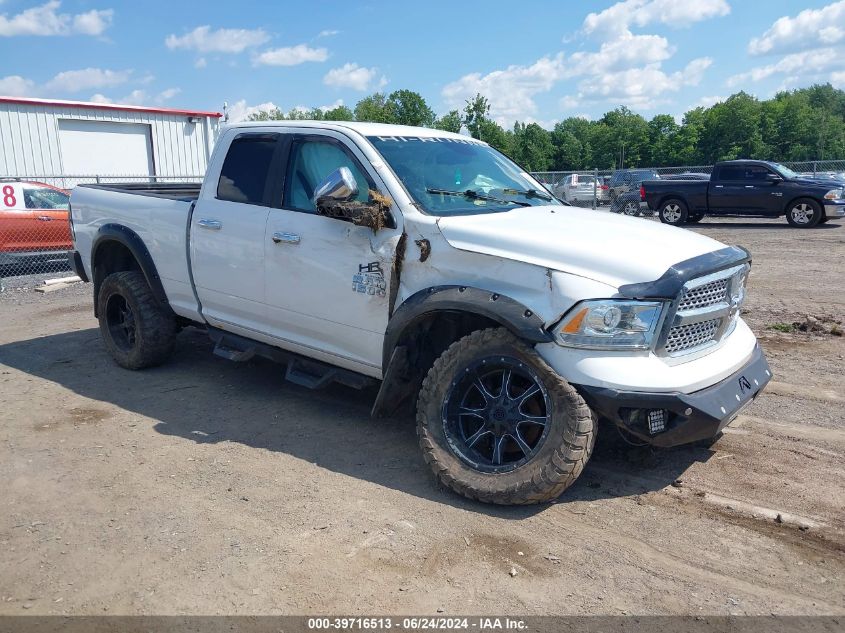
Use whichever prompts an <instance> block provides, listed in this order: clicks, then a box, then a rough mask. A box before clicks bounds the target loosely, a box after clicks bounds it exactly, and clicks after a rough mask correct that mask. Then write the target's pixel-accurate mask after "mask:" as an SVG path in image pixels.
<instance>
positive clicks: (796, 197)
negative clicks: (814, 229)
mask: <svg viewBox="0 0 845 633" xmlns="http://www.w3.org/2000/svg"><path fill="white" fill-rule="evenodd" d="M799 200H812V201H813V202H815V203H816V204H817V205H819V207H820V208H821V210H822V217H824V215H825V213H824V202H822V201H821V200H819V199H818V198H814V197H813V196H795V197H794V198H792V200H790V201H789V202H787V203H786V204H785V205H783V214H784V215H786V213H787V211H789V209H791V208H792V205H793V204H795V203H796V202H798V201H799Z"/></svg>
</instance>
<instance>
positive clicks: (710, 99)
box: [687, 95, 727, 110]
mask: <svg viewBox="0 0 845 633" xmlns="http://www.w3.org/2000/svg"><path fill="white" fill-rule="evenodd" d="M726 100H727V97H725V96H722V95H712V96H705V97H701V98H700V99H698V101H696V102H695V103H693V104H692V105H691V106H690V107H689V108H687V110H694V109H695V108H709V107H710V106H714V105H716V104H717V103H721V102H723V101H726Z"/></svg>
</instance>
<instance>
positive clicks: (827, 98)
mask: <svg viewBox="0 0 845 633" xmlns="http://www.w3.org/2000/svg"><path fill="white" fill-rule="evenodd" d="M249 118H250V120H252V121H266V120H279V119H316V120H324V121H371V122H376V123H398V124H402V125H416V126H422V127H433V128H437V129H441V130H446V131H450V132H460V131H461V130H462V129H463V130H466V131H467V132H468V133H469V134H470V135H471V136H472V137H474V138H477V139H481V140H483V141H486V142H487V143H489V144H490V145H492V146H493V147H495V148H496V149H498V150H500V151H502V152H503V153H505V154H507V155H508V156H510V157H511V158H513V159H514V160H515V161H516V162H517V163H519V164H520V165H522V166H524V167H526V168H527V169H529V170H531V171H558V170H560V171H566V170H579V169H592V168H598V169H612V168H615V167H619V166H620V165H624V166H625V167H634V166H641V167H645V166H655V167H657V166H667V167H668V166H674V165H709V164H712V163H714V162H716V161H719V160H730V159H733V158H757V159H767V160H775V161H801V160H824V159H831V158H843V157H845V92H843V91H842V90H838V89H836V88H834V87H833V86H831V85H830V84H821V85H814V86H811V87H809V88H801V89H797V90H792V91H783V92H779V93H777V94H776V95H775V96H774V97H772V98H771V99H762V100H761V99H757V98H756V97H754V96H752V95H749V94H747V93H745V92H738V93H736V94H733V95H731V96H730V97H728V98H727V99H725V100H724V101H722V102H719V103H716V104H714V105H712V106H710V107H698V108H694V109H692V110H690V111H689V112H687V113H686V114H684V116H683V119H682V120H681V122H680V123H678V122H677V121H676V120H675V118H674V117H673V116H671V115H669V114H658V115H655V116H654V117H652V118H651V119H650V120H647V119H646V118H644V117H643V116H641V115H639V114H637V113H635V112H632V111H631V110H629V109H628V108H626V107H624V106H620V107H618V108H616V109H614V110H611V111H610V112H607V113H605V114H604V115H603V116H602V117H601V118H599V119H596V120H588V119H585V118H581V117H569V118H566V119H564V120H562V121H560V122H559V123H557V124H556V125H555V126H554V129H552V130H546V129H544V128H543V127H541V126H540V125H538V124H537V123H521V122H518V121H517V122H516V123H515V124H514V126H513V128H512V129H504V128H503V127H502V126H501V125H499V124H498V123H497V122H496V121H494V120H493V119H492V118H491V117H490V102H489V101H488V100H487V98H486V97H484V96H482V95H480V94H478V95H476V96H475V97H473V98H472V99H469V100H467V101H466V105H465V107H464V108H463V110H451V111H449V112H447V113H445V114H443V115H442V116H439V117H438V116H437V115H436V114H435V112H434V110H433V109H432V108H431V107H430V106H429V105H428V103H426V101H425V99H424V98H423V97H422V96H421V95H420V94H419V93H417V92H414V91H412V90H396V91H394V92H392V93H390V94H384V93H381V92H377V93H375V94H372V95H369V96H367V97H364V98H363V99H361V100H360V101H359V102H358V103H357V104H355V107H354V108H349V107H347V106H344V105H341V106H337V107H334V108H330V109H326V108H313V109H311V110H304V109H301V108H295V109H293V110H291V111H289V112H286V113H285V112H282V111H281V110H279V109H278V108H276V109H275V110H271V111H262V112H258V113H255V114H253V115H251V116H250V117H249Z"/></svg>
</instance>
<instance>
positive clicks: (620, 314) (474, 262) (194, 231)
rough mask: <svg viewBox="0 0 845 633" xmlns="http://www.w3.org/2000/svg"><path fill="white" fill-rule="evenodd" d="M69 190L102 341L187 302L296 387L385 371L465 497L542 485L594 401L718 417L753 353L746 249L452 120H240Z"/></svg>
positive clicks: (577, 454)
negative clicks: (624, 205)
mask: <svg viewBox="0 0 845 633" xmlns="http://www.w3.org/2000/svg"><path fill="white" fill-rule="evenodd" d="M71 207H72V212H71V217H72V232H73V240H74V249H75V250H74V251H73V252H72V253H71V259H72V262H73V266H74V269H75V270H76V272H77V273H78V274H79V276H80V277H82V278H83V279H84V280H86V281H87V280H90V281H91V282H93V287H94V306H95V314H96V315H97V317H98V318H99V323H100V330H101V332H102V336H103V339H104V341H105V345H106V347H107V349H108V350H109V352H110V353H111V354H112V356H113V357H114V359H115V360H116V361H117V363H118V364H120V365H121V366H123V367H126V368H129V369H141V368H144V367H149V366H151V365H155V364H159V363H162V362H163V361H165V360H166V359H167V358H168V356H169V355H170V354H171V352H172V351H173V349H174V342H175V339H176V336H177V333H178V332H179V330H180V328H182V327H185V326H195V327H200V328H204V329H205V330H206V331H207V332H208V334H209V335H210V336H211V338H212V339H213V340H214V341H215V342H216V347H215V352H216V353H217V354H219V355H221V356H224V357H226V358H229V359H232V360H246V359H248V358H250V357H252V356H253V355H256V354H257V355H259V356H264V357H267V358H270V359H273V360H277V361H280V362H283V363H285V364H286V365H287V370H286V371H287V374H286V376H287V378H288V379H290V380H292V381H293V382H296V383H298V384H300V385H303V386H306V387H319V386H321V385H324V384H326V383H327V382H330V381H339V382H341V383H344V384H346V385H351V386H354V387H364V386H367V385H375V384H378V383H380V388H379V391H378V395H377V396H376V399H375V403H374V406H373V414H374V415H377V416H388V415H392V414H394V413H396V412H397V411H399V410H400V408H402V407H407V408H409V409H410V408H414V407H415V410H416V423H417V431H418V434H419V440H420V446H421V448H422V451H423V454H424V457H425V459H426V461H427V462H428V463H429V464H430V465H431V468H432V470H433V471H434V474H435V476H436V477H437V479H438V481H439V482H441V483H442V484H443V485H445V486H448V487H449V488H451V489H453V490H455V491H457V492H458V493H460V494H463V495H466V496H468V497H471V498H475V499H480V500H482V501H487V502H492V503H501V504H525V503H536V502H541V501H545V500H549V499H552V498H555V497H557V496H558V495H560V494H561V492H563V491H564V490H565V489H566V488H567V487H568V486H569V485H570V484H571V483H572V482H573V481H574V480H575V479H576V478H577V477H578V475H579V474H580V473H581V471H582V469H583V468H584V465H585V464H586V462H587V460H588V459H589V457H590V453H591V451H592V448H593V444H594V441H595V436H596V430H597V422H598V419H599V418H605V419H606V420H609V421H610V422H612V423H613V424H615V425H616V426H617V427H618V428H619V430H620V431H621V433H623V434H624V435H625V436H627V437H629V438H631V439H632V440H635V441H637V442H640V443H650V444H653V445H656V446H673V445H677V444H683V443H689V442H695V441H700V440H707V439H708V438H713V437H715V436H717V435H718V434H719V432H720V430H721V429H722V428H723V427H724V426H726V425H727V424H728V423H729V422H730V421H731V420H732V419H733V418H734V417H735V416H736V415H737V412H738V411H739V410H740V409H741V408H742V407H744V406H745V405H746V404H748V403H749V402H750V401H751V400H752V399H753V398H755V397H756V396H757V394H758V393H760V391H761V390H762V389H763V387H764V386H765V384H766V383H767V382H768V381H769V379H770V377H771V373H770V370H769V367H768V365H767V363H766V359H765V358H764V356H763V353H762V351H761V349H760V347H759V346H758V344H757V342H756V339H755V337H754V335H753V334H752V332H751V331H750V330H749V328H748V326H747V325H746V324H745V323H744V322H743V320H742V319H741V318H740V308H741V306H742V303H743V299H744V296H745V285H746V280H747V278H748V273H749V267H750V256H749V254H748V252H747V251H745V250H744V249H742V248H738V247H728V246H725V245H723V244H721V243H719V242H716V241H714V240H712V239H710V238H707V237H704V236H701V235H698V234H696V233H693V232H690V231H686V230H684V229H679V228H674V227H669V226H662V225H659V224H657V223H653V222H646V221H643V220H638V219H634V218H627V217H620V216H617V215H615V214H610V213H601V212H596V211H590V210H584V209H577V208H574V207H570V206H567V205H565V204H561V203H560V202H559V201H558V200H556V199H554V198H553V197H552V196H551V195H549V193H548V192H547V191H546V190H545V189H544V188H543V187H542V186H541V185H540V184H539V183H538V182H537V181H536V180H534V179H533V178H532V177H531V176H530V175H529V174H527V173H525V171H524V170H523V169H521V168H520V167H518V166H517V165H515V164H514V163H513V162H511V161H510V160H509V159H508V158H506V157H505V156H503V155H502V154H500V153H499V152H497V151H496V150H494V149H492V148H491V147H489V146H488V145H486V144H485V143H483V142H480V141H477V140H474V139H472V138H468V137H466V136H461V135H458V134H450V133H447V132H442V131H439V130H432V129H423V128H411V127H401V126H392V125H381V124H370V123H340V122H338V123H329V122H313V121H302V122H292V121H283V122H277V123H266V122H262V123H255V124H250V123H244V124H237V125H234V126H231V127H228V128H227V129H225V131H223V132H222V134H221V136H220V138H219V140H218V142H217V146H216V148H215V150H214V155H213V156H212V158H211V162H210V166H209V169H208V173H207V174H206V177H205V181H204V183H203V184H202V186H199V185H192V184H169V185H160V184H144V185H138V184H115V185H80V186H78V187H77V188H76V189H75V191H74V192H73V194H72V196H71ZM327 414H330V413H327ZM611 428H612V427H611Z"/></svg>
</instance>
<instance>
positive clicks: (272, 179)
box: [214, 132, 284, 207]
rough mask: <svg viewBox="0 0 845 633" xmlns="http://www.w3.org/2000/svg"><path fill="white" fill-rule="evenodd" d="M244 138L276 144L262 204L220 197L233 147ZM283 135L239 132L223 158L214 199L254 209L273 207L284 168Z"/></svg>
mask: <svg viewBox="0 0 845 633" xmlns="http://www.w3.org/2000/svg"><path fill="white" fill-rule="evenodd" d="M244 138H249V139H258V140H266V141H273V143H274V144H275V146H274V148H273V153H272V155H271V157H270V164H269V166H268V167H267V176H266V178H265V180H264V190H263V192H262V194H261V201H260V202H249V201H243V200H229V199H228V198H221V197H220V181H221V179H222V178H223V169H224V168H225V166H226V159H227V158H229V153H230V152H231V151H232V147H233V146H234V145H235V143H237V142H238V141H239V140H242V139H244ZM281 139H282V134H281V133H279V132H239V133H238V134H236V135H235V137H234V138H233V139H232V140H231V141H230V142H229V146H228V147H227V148H226V155H225V156H224V157H223V161H222V162H221V163H220V173H218V174H217V186H216V187H215V188H214V199H215V200H217V201H219V202H228V203H231V204H248V205H251V206H254V207H272V206H274V205H273V204H272V202H273V199H274V198H273V192H274V191H275V190H276V189H277V187H278V186H279V185H278V181H279V180H280V179H279V177H278V176H279V171H280V168H281V167H282V163H281V161H282V158H283V156H282V149H283V145H284V144H283V143H282V142H281ZM281 176H282V179H283V178H284V172H282V174H281Z"/></svg>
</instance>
